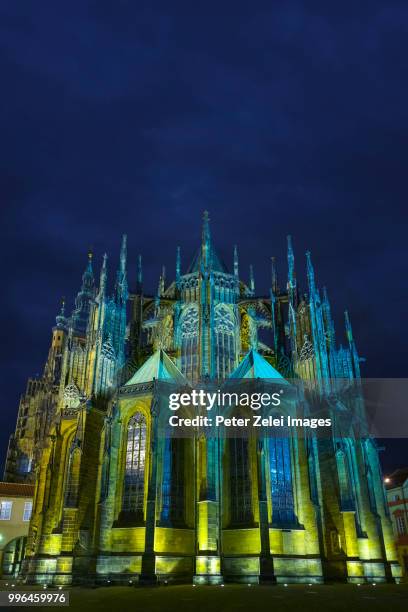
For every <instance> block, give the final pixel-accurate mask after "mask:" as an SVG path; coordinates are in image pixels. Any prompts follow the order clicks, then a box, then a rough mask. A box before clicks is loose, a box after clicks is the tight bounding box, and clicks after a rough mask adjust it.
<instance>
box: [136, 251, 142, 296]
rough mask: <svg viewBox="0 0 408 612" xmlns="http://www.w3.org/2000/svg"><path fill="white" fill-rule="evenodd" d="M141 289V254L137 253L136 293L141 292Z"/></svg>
mask: <svg viewBox="0 0 408 612" xmlns="http://www.w3.org/2000/svg"><path fill="white" fill-rule="evenodd" d="M142 289H143V268H142V256H141V255H140V254H139V256H138V258H137V286H136V293H142Z"/></svg>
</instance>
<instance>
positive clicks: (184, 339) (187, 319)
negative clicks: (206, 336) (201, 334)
mask: <svg viewBox="0 0 408 612" xmlns="http://www.w3.org/2000/svg"><path fill="white" fill-rule="evenodd" d="M197 340H198V310H197V307H196V306H192V307H190V308H188V309H187V310H186V312H185V314H184V315H183V319H182V322H181V371H182V372H183V374H185V376H187V378H190V379H191V380H194V379H195V378H196V377H197V375H198V371H197V368H198V343H197Z"/></svg>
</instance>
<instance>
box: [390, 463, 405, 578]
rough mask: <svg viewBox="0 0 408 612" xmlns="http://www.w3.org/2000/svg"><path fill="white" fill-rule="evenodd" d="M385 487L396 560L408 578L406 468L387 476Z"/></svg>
mask: <svg viewBox="0 0 408 612" xmlns="http://www.w3.org/2000/svg"><path fill="white" fill-rule="evenodd" d="M385 486H386V489H387V499H388V506H389V509H390V515H391V520H392V527H393V530H394V533H395V539H396V544H397V554H398V560H399V563H400V565H401V567H402V569H403V572H404V575H405V577H408V467H406V468H401V469H399V470H396V471H395V472H393V473H392V474H390V476H387V477H386V478H385Z"/></svg>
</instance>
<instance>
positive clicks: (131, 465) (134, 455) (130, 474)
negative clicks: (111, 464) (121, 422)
mask: <svg viewBox="0 0 408 612" xmlns="http://www.w3.org/2000/svg"><path fill="white" fill-rule="evenodd" d="M145 464H146V419H145V417H144V416H143V414H141V413H140V412H137V413H136V414H135V415H134V416H133V417H132V418H131V419H130V421H129V424H128V428H127V440H126V460H125V481H124V489H123V501H122V510H124V511H125V512H132V513H136V514H140V515H143V508H144V491H145Z"/></svg>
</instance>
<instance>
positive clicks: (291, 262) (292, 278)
mask: <svg viewBox="0 0 408 612" xmlns="http://www.w3.org/2000/svg"><path fill="white" fill-rule="evenodd" d="M287 240H288V286H289V287H288V288H289V291H291V290H292V291H293V292H294V291H295V288H296V273H295V255H294V253H293V247H292V236H288V237H287Z"/></svg>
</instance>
